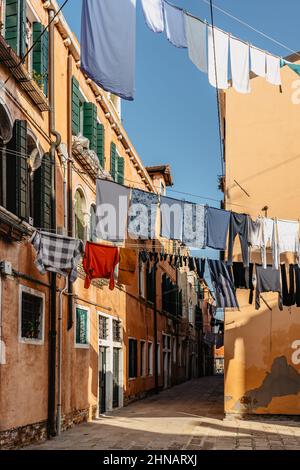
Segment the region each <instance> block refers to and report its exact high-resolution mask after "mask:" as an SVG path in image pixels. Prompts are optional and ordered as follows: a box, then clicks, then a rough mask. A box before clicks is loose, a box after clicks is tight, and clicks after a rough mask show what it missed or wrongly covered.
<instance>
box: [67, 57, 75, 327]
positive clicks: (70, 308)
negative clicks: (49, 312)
mask: <svg viewBox="0 0 300 470" xmlns="http://www.w3.org/2000/svg"><path fill="white" fill-rule="evenodd" d="M72 60H73V59H72V56H71V54H69V55H68V67H67V103H68V104H67V106H68V111H67V121H68V154H69V159H68V163H67V199H68V202H67V207H68V234H69V236H70V237H72V236H73V232H74V230H73V187H72V162H71V158H70V157H71V156H72V75H73V70H72ZM69 292H71V293H72V292H73V284H72V283H71V282H70V281H69ZM72 326H73V297H72V296H70V297H69V300H68V330H70V329H71V328H72Z"/></svg>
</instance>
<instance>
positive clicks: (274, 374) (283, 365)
mask: <svg viewBox="0 0 300 470" xmlns="http://www.w3.org/2000/svg"><path fill="white" fill-rule="evenodd" d="M299 392H300V374H299V373H298V372H297V371H296V369H294V367H292V366H290V365H289V364H288V363H287V360H286V357H285V356H281V357H277V358H276V359H275V360H274V362H273V364H272V368H271V372H267V375H266V378H265V379H264V381H263V383H262V384H261V386H260V387H259V388H255V389H253V390H250V391H249V392H247V393H246V395H245V396H244V397H242V398H241V400H240V401H239V402H238V403H237V404H236V405H235V409H238V410H239V409H240V404H242V405H244V411H246V412H253V411H255V410H256V409H257V408H260V407H267V406H268V405H269V404H270V403H271V401H272V399H273V398H275V397H284V396H287V395H297V394H298V393H299Z"/></svg>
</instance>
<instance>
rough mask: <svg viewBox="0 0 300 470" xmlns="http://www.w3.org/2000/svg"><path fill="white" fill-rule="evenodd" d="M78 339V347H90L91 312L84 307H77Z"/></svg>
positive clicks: (76, 341) (76, 339)
mask: <svg viewBox="0 0 300 470" xmlns="http://www.w3.org/2000/svg"><path fill="white" fill-rule="evenodd" d="M75 331H76V337H75V343H76V346H77V347H81V348H88V347H89V311H88V309H86V308H84V307H80V306H77V307H76V329H75Z"/></svg>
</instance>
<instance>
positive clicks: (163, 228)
mask: <svg viewBox="0 0 300 470" xmlns="http://www.w3.org/2000/svg"><path fill="white" fill-rule="evenodd" d="M183 207H184V203H183V202H182V201H179V200H177V199H172V198H170V197H166V196H161V198H160V214H161V217H160V218H161V225H160V236H161V237H163V238H167V239H168V240H182V237H183Z"/></svg>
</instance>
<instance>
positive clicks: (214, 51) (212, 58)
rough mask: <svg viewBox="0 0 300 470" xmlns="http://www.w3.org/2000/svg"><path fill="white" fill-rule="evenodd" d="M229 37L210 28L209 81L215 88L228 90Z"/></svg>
mask: <svg viewBox="0 0 300 470" xmlns="http://www.w3.org/2000/svg"><path fill="white" fill-rule="evenodd" d="M228 48H229V35H228V34H227V33H224V32H223V31H221V30H220V29H217V28H215V27H214V28H212V27H211V26H208V79H209V83H210V84H211V85H212V86H214V87H215V88H219V89H221V90H226V89H227V88H228V87H229V84H228Z"/></svg>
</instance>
